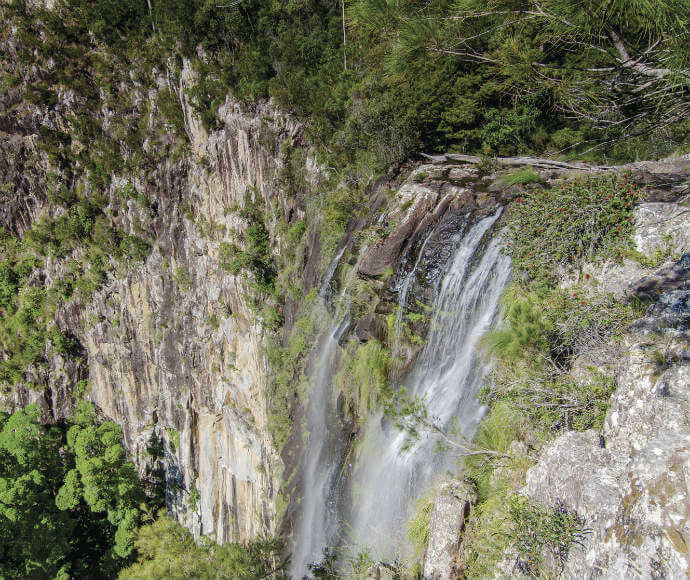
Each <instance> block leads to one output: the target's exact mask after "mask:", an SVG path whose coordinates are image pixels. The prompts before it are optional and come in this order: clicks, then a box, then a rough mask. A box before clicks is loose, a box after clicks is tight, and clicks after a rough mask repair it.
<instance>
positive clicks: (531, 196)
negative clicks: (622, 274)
mask: <svg viewBox="0 0 690 580" xmlns="http://www.w3.org/2000/svg"><path fill="white" fill-rule="evenodd" d="M639 199H640V194H639V191H638V189H637V184H636V183H633V182H632V181H630V180H629V179H628V177H627V176H624V177H623V179H618V178H617V177H616V176H613V177H603V178H587V179H585V180H576V181H569V182H566V183H564V184H563V185H561V186H559V187H554V188H535V189H531V190H529V191H528V192H525V193H524V194H523V195H521V196H519V197H518V198H517V200H516V203H514V204H513V205H512V206H511V215H510V231H509V238H510V239H509V242H508V253H509V254H510V256H511V257H512V259H513V263H514V264H515V267H516V268H517V269H518V271H519V272H521V273H524V274H526V275H528V276H530V277H531V278H532V279H548V280H554V279H556V278H557V277H558V275H559V268H560V269H564V268H566V267H570V266H575V265H577V264H578V263H582V262H584V261H593V260H595V259H597V260H601V259H615V260H617V261H621V259H622V258H623V256H625V255H626V254H627V253H628V252H629V251H630V249H631V247H632V246H631V241H630V235H631V233H632V230H633V223H632V222H633V207H634V206H635V204H636V203H637V202H638V201H639Z"/></svg>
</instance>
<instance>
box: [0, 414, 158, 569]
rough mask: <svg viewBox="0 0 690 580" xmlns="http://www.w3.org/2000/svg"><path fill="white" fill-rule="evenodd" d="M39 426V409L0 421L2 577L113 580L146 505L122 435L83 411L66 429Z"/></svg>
mask: <svg viewBox="0 0 690 580" xmlns="http://www.w3.org/2000/svg"><path fill="white" fill-rule="evenodd" d="M40 419H41V409H40V408H39V407H38V406H37V405H30V406H28V407H27V408H26V409H25V410H22V411H17V412H15V413H14V414H12V415H10V416H8V415H6V414H2V415H0V427H1V428H2V430H1V431H0V538H1V541H0V575H2V577H4V578H68V577H80V578H84V577H99V578H112V577H114V576H115V575H116V574H117V571H118V569H119V568H120V567H121V566H122V565H123V564H124V563H126V562H127V561H128V558H129V557H130V556H131V554H132V550H133V542H134V533H135V531H136V528H137V526H138V525H139V520H140V513H141V512H140V509H141V507H142V506H143V505H144V502H145V496H144V494H143V492H142V489H141V486H140V483H139V479H138V476H137V473H136V471H135V470H134V467H133V465H132V464H131V463H130V462H128V461H127V460H126V458H125V450H124V447H123V446H122V431H121V429H120V427H118V426H117V425H115V424H114V423H112V422H105V423H102V424H101V425H97V424H96V423H95V419H94V415H93V409H92V408H91V407H90V406H88V405H86V404H84V405H82V406H81V408H80V410H79V412H78V413H77V415H76V417H75V418H74V420H73V421H72V422H71V423H70V425H68V426H66V427H62V426H56V425H43V424H41V422H40Z"/></svg>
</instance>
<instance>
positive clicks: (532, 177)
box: [499, 167, 541, 186]
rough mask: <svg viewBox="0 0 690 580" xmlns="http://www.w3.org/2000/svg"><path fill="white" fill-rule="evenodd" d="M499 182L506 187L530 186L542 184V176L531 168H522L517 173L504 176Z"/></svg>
mask: <svg viewBox="0 0 690 580" xmlns="http://www.w3.org/2000/svg"><path fill="white" fill-rule="evenodd" d="M499 181H500V183H502V184H503V185H505V186H509V185H528V184H530V183H540V182H541V176H540V175H539V173H537V172H536V171H535V170H534V169H532V168H531V167H522V168H520V169H518V170H516V171H513V172H511V173H508V174H506V175H502V176H501V177H500V178H499Z"/></svg>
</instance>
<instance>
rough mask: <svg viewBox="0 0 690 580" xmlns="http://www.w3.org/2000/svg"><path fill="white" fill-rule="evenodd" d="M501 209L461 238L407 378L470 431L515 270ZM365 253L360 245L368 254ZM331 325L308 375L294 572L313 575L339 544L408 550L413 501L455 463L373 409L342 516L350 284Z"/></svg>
mask: <svg viewBox="0 0 690 580" xmlns="http://www.w3.org/2000/svg"><path fill="white" fill-rule="evenodd" d="M499 215H500V210H499V212H497V213H496V214H495V215H493V216H489V217H486V218H483V219H482V220H480V221H478V222H477V223H476V224H474V225H473V226H472V227H471V228H470V229H469V230H468V231H467V232H466V234H465V235H464V237H462V239H461V240H458V242H457V243H458V247H457V249H456V251H455V253H454V255H453V256H452V258H451V259H450V260H449V263H448V265H447V267H446V272H445V274H444V276H443V278H442V280H441V282H440V285H439V288H438V292H437V298H436V300H435V303H434V307H433V314H432V320H431V321H430V330H429V335H428V337H427V343H426V346H425V347H424V349H423V350H422V352H421V354H420V355H419V357H418V359H417V361H416V363H415V365H414V367H413V369H412V371H411V372H410V373H409V375H408V376H407V379H406V380H405V381H403V384H404V386H405V387H406V388H407V389H408V391H409V392H410V393H411V394H412V395H413V396H419V397H422V398H423V399H424V401H425V402H426V405H427V408H428V410H429V414H430V416H432V417H434V418H435V420H436V422H437V423H438V424H439V425H442V426H445V427H447V426H448V425H449V424H450V423H451V421H457V425H458V426H459V428H460V431H461V433H462V434H463V435H464V436H465V437H467V438H471V437H472V436H473V435H474V432H475V430H476V426H477V424H478V422H479V420H480V419H481V416H482V414H483V409H482V407H481V405H480V403H479V401H478V400H477V392H478V391H479V389H480V387H481V384H482V381H483V379H484V377H485V375H486V373H487V372H488V367H487V365H486V364H485V363H484V361H482V360H481V359H480V358H479V357H478V356H477V347H478V343H479V340H480V339H481V337H482V335H483V334H484V333H485V332H486V331H487V330H488V329H489V328H490V327H491V325H492V324H493V323H494V320H495V318H496V316H497V312H498V306H499V298H500V296H501V293H502V292H503V289H504V287H505V285H506V284H507V282H508V279H509V277H510V260H509V258H508V257H506V256H505V255H503V253H502V252H501V247H500V241H499V239H498V238H497V237H495V236H492V233H491V231H492V227H493V225H494V223H495V221H496V220H497V219H498V217H499ZM430 237H431V233H430V234H429V236H428V237H427V238H426V239H425V240H424V243H423V244H422V246H421V249H420V252H419V255H418V257H417V260H416V262H415V264H414V265H413V268H412V271H411V272H410V273H409V274H408V276H407V277H406V278H405V280H403V284H402V286H401V289H400V292H399V298H398V301H399V312H398V315H399V318H400V319H401V318H402V316H401V314H402V312H403V311H404V308H405V305H406V301H407V298H408V293H409V290H410V286H411V283H412V280H413V277H414V276H415V274H416V269H417V267H418V266H419V264H420V261H421V260H422V255H423V253H424V249H425V246H426V243H427V241H428V240H429V238H430ZM343 252H344V248H343V250H341V251H340V252H338V253H337V255H336V256H335V257H334V259H333V261H332V262H331V265H330V266H329V268H328V270H327V273H326V276H325V280H324V283H323V285H322V286H321V292H320V294H321V296H322V298H324V299H325V300H328V296H327V295H328V293H329V288H330V282H331V278H332V277H333V275H334V273H335V271H336V270H337V266H338V263H339V261H340V260H341V258H342V255H343ZM362 254H363V251H362V252H360V256H361V255H362ZM335 306H336V308H335V313H334V315H333V316H332V318H331V323H330V326H329V327H328V328H327V330H326V331H325V332H323V333H322V334H321V337H320V341H319V347H318V350H317V351H316V358H315V360H314V363H313V365H312V371H311V375H310V381H309V384H310V392H309V404H308V407H307V413H306V428H307V431H308V439H307V442H306V446H305V454H304V458H303V462H302V489H303V494H302V503H301V505H300V518H299V521H298V523H297V527H296V531H295V536H294V540H295V543H294V551H293V555H292V565H291V576H292V578H295V579H301V578H303V577H304V576H308V575H309V564H311V563H313V562H319V561H321V560H322V558H323V555H324V550H325V549H326V548H328V547H333V546H338V545H340V544H341V540H342V537H343V533H345V534H346V535H347V537H348V542H351V544H350V545H349V549H350V550H351V551H353V552H356V551H357V549H358V547H362V548H366V549H367V550H368V552H369V554H370V555H371V556H372V557H374V558H375V559H378V560H387V561H391V560H393V559H395V558H398V557H402V558H404V557H406V556H408V555H409V551H408V550H409V547H408V542H407V541H406V529H405V522H407V521H408V520H409V517H410V515H411V509H412V506H413V504H414V500H415V499H417V498H418V497H419V496H420V495H421V494H423V493H424V492H425V491H426V490H427V489H428V488H429V486H431V485H432V484H433V483H434V480H435V477H436V476H438V477H441V476H443V475H444V474H445V472H446V471H447V470H448V469H449V468H452V467H453V465H454V463H453V462H454V459H453V458H451V457H449V456H447V455H445V456H444V455H441V454H438V453H436V451H435V442H434V441H433V440H432V439H430V438H425V439H420V440H419V441H417V442H415V443H414V444H413V445H412V446H409V445H406V436H405V434H404V433H402V432H401V431H399V430H398V429H396V428H395V426H393V425H392V424H390V423H389V422H388V421H386V420H385V419H384V417H383V416H382V415H381V414H380V413H379V414H377V415H375V416H374V417H372V419H370V421H369V422H368V424H367V426H366V429H365V436H364V438H363V440H362V441H361V443H360V446H359V457H358V462H357V467H356V469H355V472H354V475H353V481H352V482H351V484H352V485H351V486H350V487H351V489H352V492H353V497H352V501H351V506H350V509H349V511H348V513H347V519H348V521H347V522H345V521H344V515H343V509H342V508H343V505H342V495H343V484H344V482H343V478H344V476H343V470H342V464H343V461H344V455H345V451H346V449H345V445H346V444H345V442H343V441H341V440H340V439H341V438H342V437H341V435H342V434H341V433H340V432H339V430H338V429H334V428H333V425H335V424H336V421H335V414H334V410H333V409H332V381H333V377H334V375H335V373H336V372H337V368H338V362H339V357H340V347H339V342H340V340H341V339H342V337H343V336H344V334H345V333H346V332H347V329H348V327H349V324H350V314H349V300H348V296H347V288H343V289H342V291H341V293H340V296H339V297H337V299H336V302H335Z"/></svg>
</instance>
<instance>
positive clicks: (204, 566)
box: [119, 514, 285, 580]
mask: <svg viewBox="0 0 690 580" xmlns="http://www.w3.org/2000/svg"><path fill="white" fill-rule="evenodd" d="M136 548H137V553H138V558H137V561H136V562H135V563H134V564H133V565H132V566H130V567H129V568H126V569H124V570H123V571H122V572H121V573H120V576H119V579H120V580H135V579H139V578H140V579H142V580H143V579H146V580H167V579H169V578H195V579H198V580H211V579H228V580H229V579H232V580H260V579H261V578H276V579H278V578H284V577H285V575H284V572H283V570H284V568H285V562H282V561H281V559H280V551H281V544H280V542H278V541H277V540H274V539H269V538H262V539H258V540H254V541H252V542H248V543H247V544H237V543H230V544H224V545H222V546H219V545H217V544H216V543H215V542H213V541H211V540H209V539H207V538H203V537H202V538H201V540H200V541H199V542H198V543H196V542H195V541H194V537H193V536H192V534H190V533H189V531H187V530H186V529H185V528H183V527H182V526H181V525H180V524H178V523H177V522H175V521H173V520H171V519H170V518H169V517H167V516H166V515H164V514H160V515H159V517H158V519H157V520H156V521H155V522H154V523H152V524H149V525H146V526H143V527H142V528H141V529H140V530H139V536H138V538H137V541H136Z"/></svg>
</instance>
